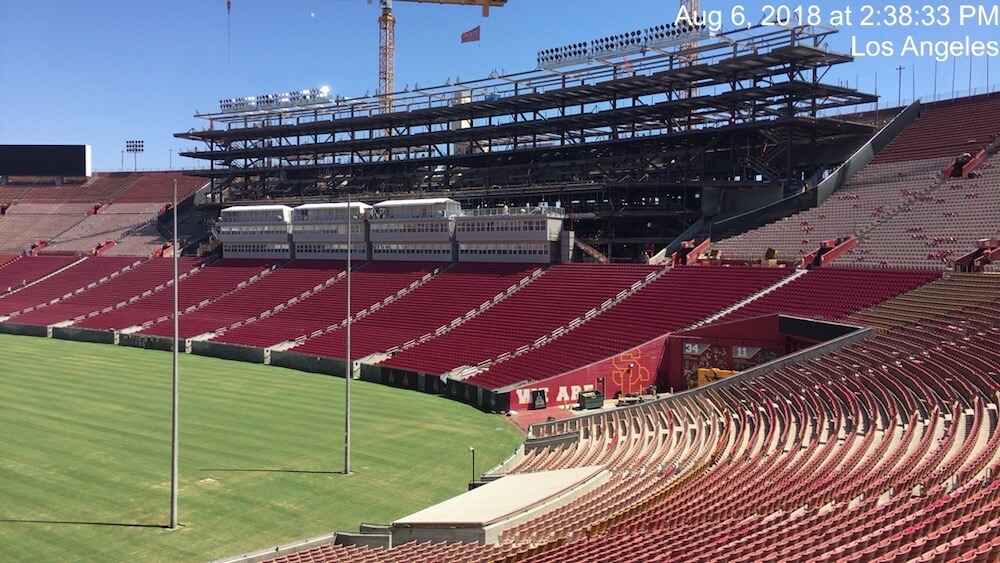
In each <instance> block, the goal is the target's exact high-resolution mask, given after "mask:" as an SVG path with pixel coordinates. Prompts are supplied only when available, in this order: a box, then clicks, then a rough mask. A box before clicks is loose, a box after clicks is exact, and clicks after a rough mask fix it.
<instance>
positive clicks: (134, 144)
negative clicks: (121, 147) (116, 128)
mask: <svg viewBox="0 0 1000 563" xmlns="http://www.w3.org/2000/svg"><path fill="white" fill-rule="evenodd" d="M145 150H146V147H145V142H144V141H125V152H129V153H132V171H133V172H138V171H139V153H141V152H145Z"/></svg>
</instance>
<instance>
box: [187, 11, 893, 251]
mask: <svg viewBox="0 0 1000 563" xmlns="http://www.w3.org/2000/svg"><path fill="white" fill-rule="evenodd" d="M830 33H833V31H832V30H825V29H819V28H809V27H792V28H775V27H754V28H751V29H749V30H740V31H738V32H729V33H723V34H719V35H717V36H715V37H712V38H710V39H706V40H704V41H703V42H702V43H701V44H700V46H698V47H695V48H690V49H687V50H679V51H669V52H668V51H662V50H655V51H649V52H647V53H646V54H645V55H644V56H642V57H641V58H636V59H635V60H632V61H630V62H629V63H628V65H624V64H622V63H621V62H617V61H614V60H610V59H609V60H595V61H591V62H590V63H589V64H586V65H582V66H580V67H578V68H572V69H566V70H565V71H560V72H554V71H546V70H536V71H531V72H525V73H520V74H512V75H505V76H496V75H494V76H491V77H490V78H488V79H484V80H478V81H472V82H462V83H458V84H447V85H442V86H437V87H433V88H422V89H420V90H414V91H409V92H400V93H397V94H394V96H393V102H394V106H393V110H394V111H392V112H389V113H385V112H383V111H382V109H381V100H380V99H379V98H376V97H364V98H342V97H338V98H334V99H333V101H330V102H328V103H318V104H310V105H308V106H302V107H297V108H296V107H282V108H271V109H264V110H253V111H231V112H229V113H215V114H203V115H199V116H198V117H200V118H203V119H206V120H207V121H208V125H207V127H205V128H204V129H203V130H191V131H188V132H184V133H178V134H177V135H176V136H177V137H180V138H185V139H190V140H193V141H197V142H199V143H204V145H205V147H204V148H203V149H200V150H191V151H187V152H185V153H183V154H184V155H185V156H188V157H191V158H196V159H199V160H203V161H208V162H209V163H210V165H211V168H209V169H207V170H201V171H197V172H194V174H198V175H202V176H204V177H206V178H211V179H212V180H213V195H214V199H215V201H219V202H221V201H233V200H257V199H265V198H280V197H286V198H296V199H302V198H308V197H309V196H322V197H324V198H326V199H329V198H337V197H339V196H341V191H342V188H343V186H346V185H348V182H350V184H349V185H350V186H351V187H352V189H355V190H357V191H359V192H361V194H362V196H363V195H364V194H375V193H379V194H382V197H383V198H384V195H385V194H392V195H393V196H398V197H402V196H406V195H413V194H419V195H421V196H424V195H429V194H441V195H447V196H449V197H453V198H455V199H458V200H460V201H465V202H468V203H475V204H485V205H489V204H492V203H499V202H509V203H511V204H512V205H520V204H522V203H524V204H529V203H536V204H537V202H538V201H556V200H557V199H558V200H562V201H563V204H564V205H574V204H579V205H580V206H586V205H587V204H588V202H589V203H594V204H597V205H598V206H600V204H601V202H613V203H610V205H611V206H612V207H622V206H623V205H628V206H631V207H630V208H631V210H633V211H638V209H639V208H641V207H645V212H644V213H645V214H646V215H650V214H651V215H652V216H659V217H661V218H662V217H666V216H669V217H672V218H675V219H679V221H667V222H666V224H659V225H657V227H654V230H657V231H658V232H657V233H644V234H643V235H642V238H643V240H646V241H652V243H654V244H655V243H657V242H668V241H669V240H672V238H673V237H674V236H676V235H677V234H679V233H680V232H681V231H682V230H683V229H684V228H686V227H687V226H688V225H689V224H690V222H691V221H692V220H693V219H692V213H694V214H695V215H698V214H700V207H701V201H700V197H701V196H700V190H701V189H702V188H703V187H713V188H720V189H724V188H732V187H760V186H771V187H774V186H783V187H785V188H786V189H788V190H791V189H794V187H795V186H797V185H801V184H802V183H803V182H805V181H806V179H808V178H811V177H813V176H815V175H816V174H817V173H819V172H820V171H822V170H825V169H827V168H829V167H832V166H834V165H836V164H839V162H834V161H837V160H840V159H842V156H843V154H844V153H845V152H847V151H848V150H850V149H851V148H854V147H855V146H856V145H857V144H858V142H859V140H860V139H861V138H863V137H865V136H867V135H869V134H870V133H871V131H872V128H871V126H870V125H866V124H859V123H852V122H846V121H843V120H836V119H832V118H828V117H823V115H822V112H824V111H825V110H831V109H837V108H843V107H851V106H854V105H856V104H862V103H871V102H874V101H875V100H876V98H875V97H874V96H872V95H868V94H863V93H859V92H857V91H855V90H852V89H850V88H845V87H842V86H833V85H828V84H823V83H822V82H821V76H822V74H823V70H824V69H826V68H828V67H830V66H833V65H838V64H842V63H847V62H849V61H851V60H852V58H851V57H850V56H848V55H844V54H839V53H834V52H830V51H827V50H825V49H824V48H823V47H822V45H823V43H824V38H825V37H826V36H827V35H829V34H830ZM695 55H697V57H698V60H697V62H696V63H694V64H691V63H690V62H689V60H690V58H691V57H693V56H695ZM831 149H832V150H831ZM747 154H753V155H756V156H754V157H752V158H747V157H746V155H747ZM572 211H584V209H582V207H581V209H572ZM588 211H595V210H594V209H590V210H588ZM596 211H598V212H599V211H600V210H596ZM695 218H696V217H695ZM645 222H646V221H643V223H645ZM587 230H588V228H587V227H586V226H584V227H583V228H582V231H587ZM589 230H590V231H593V232H591V233H590V234H589V235H588V234H586V233H585V234H584V236H583V238H587V239H588V241H590V242H595V243H597V244H605V241H601V240H599V239H600V238H601V237H600V235H599V234H598V233H597V231H614V229H608V228H606V227H601V226H600V225H596V226H593V228H591V229H589ZM619 231H620V233H621V234H620V235H619V238H621V236H624V237H625V238H628V237H629V236H630V235H628V234H627V233H628V232H629V231H630V229H629V228H624V229H622V228H619ZM636 234H637V233H636Z"/></svg>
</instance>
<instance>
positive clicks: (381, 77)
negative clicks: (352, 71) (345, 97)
mask: <svg viewBox="0 0 1000 563" xmlns="http://www.w3.org/2000/svg"><path fill="white" fill-rule="evenodd" d="M371 1H372V0H368V3H369V4H371ZM397 1H399V2H419V3H421V4H451V5H456V6H482V8H483V17H484V18H485V17H488V16H489V15H490V7H491V6H493V7H497V8H499V7H502V6H503V5H504V4H506V3H507V0H397ZM392 2H393V0H379V6H380V7H381V8H382V15H380V16H379V18H378V88H377V89H376V93H377V94H378V95H379V96H381V97H382V98H381V100H382V101H381V106H382V111H383V112H390V111H392V93H393V92H395V91H396V18H395V17H394V16H393V15H392Z"/></svg>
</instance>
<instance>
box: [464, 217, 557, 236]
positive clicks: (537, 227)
mask: <svg viewBox="0 0 1000 563" xmlns="http://www.w3.org/2000/svg"><path fill="white" fill-rule="evenodd" d="M544 230H545V221H544V220H539V219H513V220H508V221H477V222H467V221H463V222H461V223H459V224H458V231H459V232H461V233H500V232H512V231H513V232H523V231H544Z"/></svg>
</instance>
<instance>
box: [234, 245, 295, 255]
mask: <svg viewBox="0 0 1000 563" xmlns="http://www.w3.org/2000/svg"><path fill="white" fill-rule="evenodd" d="M288 250H289V249H288V245H287V244H250V243H239V244H236V243H231V244H224V245H223V246H222V251H223V253H226V252H229V253H233V254H284V255H286V256H287V255H288Z"/></svg>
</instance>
